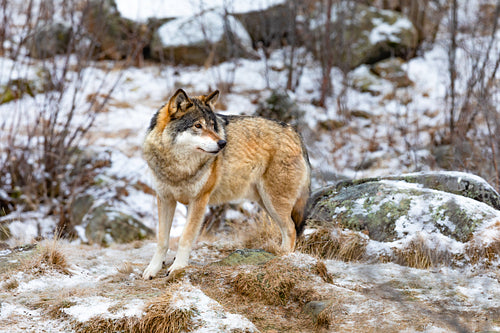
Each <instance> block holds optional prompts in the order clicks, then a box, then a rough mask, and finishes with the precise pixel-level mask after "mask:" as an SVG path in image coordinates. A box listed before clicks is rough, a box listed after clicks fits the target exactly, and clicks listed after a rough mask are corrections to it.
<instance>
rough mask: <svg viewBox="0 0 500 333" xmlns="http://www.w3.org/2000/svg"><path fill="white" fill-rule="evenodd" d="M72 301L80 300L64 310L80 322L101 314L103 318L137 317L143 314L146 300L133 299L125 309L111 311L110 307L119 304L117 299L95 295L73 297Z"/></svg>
mask: <svg viewBox="0 0 500 333" xmlns="http://www.w3.org/2000/svg"><path fill="white" fill-rule="evenodd" d="M71 301H74V302H78V304H77V305H73V306H71V307H68V308H65V309H63V312H64V313H66V314H68V315H70V316H72V317H74V318H75V319H76V320H78V321H79V322H86V321H88V320H89V319H91V318H92V317H97V316H101V317H103V318H111V319H114V318H122V317H137V316H140V315H142V314H143V308H144V305H145V303H144V301H142V300H132V302H131V303H128V304H126V307H125V309H123V310H120V311H117V312H116V313H113V314H112V313H110V312H109V309H110V308H111V307H113V306H114V305H116V304H118V302H117V301H115V300H112V299H109V298H106V297H102V296H93V297H87V298H84V299H81V298H73V299H71Z"/></svg>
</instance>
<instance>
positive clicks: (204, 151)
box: [197, 147, 221, 155]
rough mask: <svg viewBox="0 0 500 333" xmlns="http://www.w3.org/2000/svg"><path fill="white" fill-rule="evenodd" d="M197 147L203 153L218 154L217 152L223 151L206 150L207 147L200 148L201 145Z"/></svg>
mask: <svg viewBox="0 0 500 333" xmlns="http://www.w3.org/2000/svg"><path fill="white" fill-rule="evenodd" d="M197 149H198V150H199V151H201V152H203V153H207V154H212V155H216V154H218V153H219V152H220V151H221V149H219V150H215V151H208V150H205V149H202V148H199V147H198V148H197Z"/></svg>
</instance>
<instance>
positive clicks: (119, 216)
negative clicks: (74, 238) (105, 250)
mask: <svg viewBox="0 0 500 333" xmlns="http://www.w3.org/2000/svg"><path fill="white" fill-rule="evenodd" d="M85 222H86V223H87V225H86V227H85V236H86V237H87V239H88V241H89V242H91V243H97V244H100V245H109V244H111V243H113V242H116V243H129V242H132V241H134V240H141V239H145V238H148V237H152V236H153V235H154V232H153V231H152V230H151V229H150V228H148V227H147V226H145V225H144V224H142V223H141V222H140V221H138V220H137V219H136V218H134V217H133V216H130V215H128V214H125V213H122V212H120V211H117V210H115V209H113V208H111V207H109V206H107V205H106V204H103V205H100V206H98V207H96V208H94V209H93V210H92V211H91V212H90V213H89V214H88V215H87V216H86V218H85Z"/></svg>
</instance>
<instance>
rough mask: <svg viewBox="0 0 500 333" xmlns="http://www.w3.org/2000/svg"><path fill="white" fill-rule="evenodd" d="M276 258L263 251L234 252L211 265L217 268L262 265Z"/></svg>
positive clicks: (244, 250)
mask: <svg viewBox="0 0 500 333" xmlns="http://www.w3.org/2000/svg"><path fill="white" fill-rule="evenodd" d="M275 257H276V256H275V255H274V254H272V253H269V252H267V251H264V250H251V249H242V250H236V251H234V252H233V253H231V254H230V255H229V256H227V257H226V258H224V259H222V260H220V261H217V262H215V263H213V265H217V266H239V265H262V264H265V263H266V262H268V261H269V260H271V259H273V258H275Z"/></svg>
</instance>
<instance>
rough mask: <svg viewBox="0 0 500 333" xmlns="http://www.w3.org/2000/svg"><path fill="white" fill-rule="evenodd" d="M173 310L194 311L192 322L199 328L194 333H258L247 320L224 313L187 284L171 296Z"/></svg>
mask: <svg viewBox="0 0 500 333" xmlns="http://www.w3.org/2000/svg"><path fill="white" fill-rule="evenodd" d="M172 300H173V304H172V307H173V308H177V309H186V310H190V309H191V310H194V313H195V316H194V318H193V320H194V321H195V322H199V325H200V328H198V329H196V330H195V331H194V332H198V333H210V332H224V331H229V332H231V331H233V330H241V331H244V332H247V331H248V332H258V329H257V328H256V327H255V325H254V324H253V323H252V322H250V321H249V320H248V319H247V318H245V317H243V316H241V315H238V314H233V313H229V312H226V311H225V310H224V308H223V307H222V306H221V305H220V304H219V303H217V302H216V301H214V300H213V299H211V298H210V297H208V296H207V295H205V294H204V293H203V292H202V291H201V290H200V289H198V288H195V287H193V286H192V285H191V284H190V283H189V282H187V283H186V282H185V283H184V284H183V285H181V288H180V289H179V290H177V291H176V293H175V294H174V295H173V296H172Z"/></svg>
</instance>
